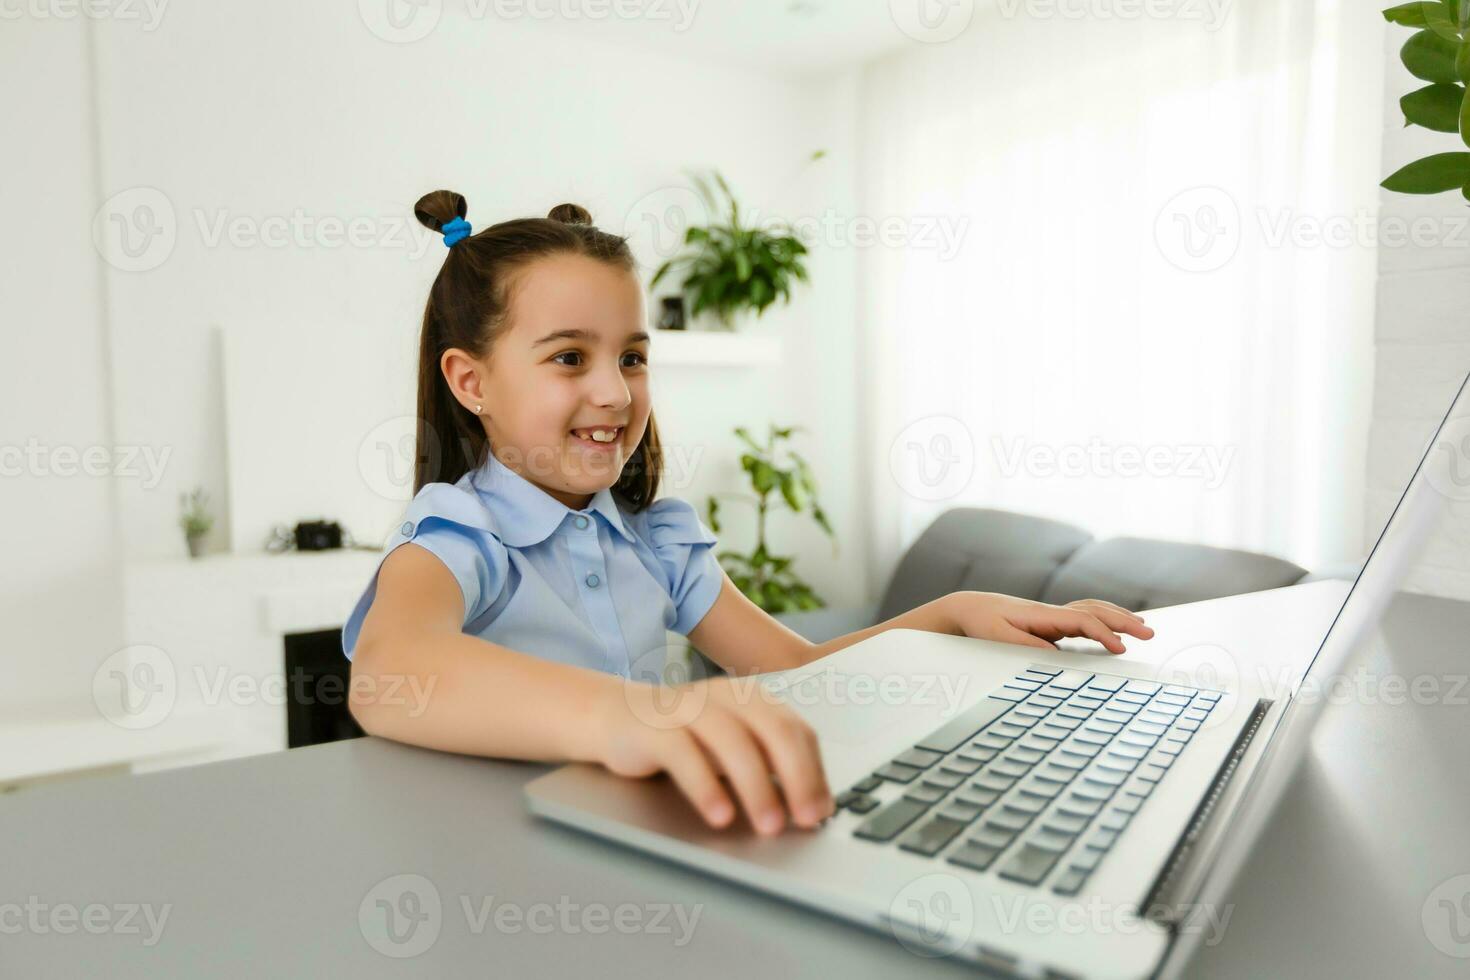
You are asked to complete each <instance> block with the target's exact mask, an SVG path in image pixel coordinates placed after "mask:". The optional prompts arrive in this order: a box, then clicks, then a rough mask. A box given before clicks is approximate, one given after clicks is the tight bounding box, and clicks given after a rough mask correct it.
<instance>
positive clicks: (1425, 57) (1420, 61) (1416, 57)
mask: <svg viewBox="0 0 1470 980" xmlns="http://www.w3.org/2000/svg"><path fill="white" fill-rule="evenodd" d="M1459 53H1460V45H1458V44H1456V43H1455V42H1454V41H1452V40H1450V39H1449V38H1447V37H1443V36H1441V35H1439V34H1437V33H1435V32H1434V31H1430V30H1425V31H1420V32H1419V33H1418V34H1415V35H1414V36H1413V37H1411V38H1409V40H1408V41H1406V42H1404V47H1403V50H1402V51H1401V52H1399V54H1400V57H1402V58H1403V61H1404V67H1405V68H1407V69H1409V71H1410V73H1411V74H1413V75H1414V77H1415V78H1422V79H1424V80H1425V81H1426V82H1457V81H1459V80H1460V75H1459V72H1458V71H1457V70H1456V67H1455V64H1456V59H1457V58H1458V57H1459Z"/></svg>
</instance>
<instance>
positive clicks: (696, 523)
mask: <svg viewBox="0 0 1470 980" xmlns="http://www.w3.org/2000/svg"><path fill="white" fill-rule="evenodd" d="M644 519H645V520H646V522H647V523H646V527H647V531H648V540H649V546H650V547H651V548H652V549H653V553H654V556H655V557H656V558H657V559H658V562H659V565H660V566H662V568H663V570H664V572H665V574H666V575H667V576H668V589H669V597H670V598H671V599H673V600H674V623H673V625H672V626H670V627H669V628H670V629H672V630H673V631H674V632H676V633H679V634H681V635H683V636H688V635H689V631H690V630H692V629H694V627H696V626H698V625H699V621H700V620H702V619H704V617H705V614H706V613H708V612H709V611H710V609H711V607H713V606H714V604H715V600H716V599H718V598H719V597H720V587H721V586H722V585H724V582H725V571H724V569H722V568H721V567H720V562H719V559H718V558H716V557H715V550H714V545H715V544H716V542H718V541H719V539H718V538H716V537H715V535H714V532H712V531H711V530H710V529H709V528H707V527H705V525H704V522H703V521H701V520H700V519H699V516H698V515H697V514H696V513H695V512H694V507H693V506H692V505H691V504H689V503H687V502H686V501H683V500H680V499H678V498H677V497H665V498H664V499H662V500H655V501H654V502H653V503H652V504H650V505H649V506H648V508H647V510H645V511H644Z"/></svg>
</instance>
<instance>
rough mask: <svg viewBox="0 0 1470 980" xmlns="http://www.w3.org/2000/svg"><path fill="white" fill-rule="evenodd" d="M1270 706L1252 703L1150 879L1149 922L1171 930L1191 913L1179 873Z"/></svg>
mask: <svg viewBox="0 0 1470 980" xmlns="http://www.w3.org/2000/svg"><path fill="white" fill-rule="evenodd" d="M1272 704H1274V702H1272V701H1269V700H1266V699H1264V698H1262V699H1260V700H1258V701H1257V702H1256V706H1255V708H1254V710H1252V711H1251V715H1250V718H1249V719H1247V721H1246V723H1245V725H1244V727H1242V728H1241V730H1240V734H1239V735H1237V736H1236V738H1235V744H1234V745H1232V746H1231V747H1230V753H1229V754H1228V755H1226V757H1225V760H1224V761H1223V762H1222V763H1221V764H1220V769H1219V771H1218V772H1217V773H1215V778H1214V779H1213V780H1212V781H1211V782H1210V786H1209V789H1208V790H1207V791H1206V792H1205V795H1204V798H1203V799H1202V800H1200V804H1199V806H1198V807H1196V808H1195V811H1194V815H1193V816H1191V817H1190V818H1189V823H1188V825H1187V826H1186V827H1185V830H1184V833H1183V834H1182V835H1180V837H1179V841H1178V843H1176V844H1175V845H1174V850H1173V852H1172V853H1170V855H1169V859H1168V860H1167V861H1165V862H1164V867H1163V870H1161V871H1160V872H1159V876H1158V877H1157V878H1156V879H1154V884H1153V887H1152V888H1150V889H1149V892H1148V897H1147V898H1145V899H1144V902H1143V908H1144V910H1145V911H1144V915H1145V917H1146V918H1148V919H1149V920H1150V921H1153V922H1158V923H1160V924H1162V925H1166V926H1169V927H1170V928H1171V929H1172V928H1175V927H1177V926H1178V925H1179V923H1180V922H1181V921H1182V920H1184V919H1185V918H1187V917H1188V916H1189V914H1190V912H1191V909H1190V908H1189V907H1188V906H1187V905H1186V904H1185V903H1184V902H1183V901H1181V898H1182V897H1184V896H1182V895H1181V894H1180V888H1181V885H1182V882H1183V880H1184V878H1185V877H1186V876H1184V875H1183V874H1182V872H1183V870H1184V869H1185V868H1186V867H1188V866H1189V863H1190V861H1191V860H1192V859H1193V858H1194V857H1195V850H1196V848H1197V847H1198V846H1199V843H1200V840H1201V838H1202V837H1203V836H1204V834H1205V831H1206V829H1207V828H1208V826H1209V822H1210V818H1211V817H1213V816H1214V815H1215V812H1216V808H1217V806H1218V804H1219V802H1220V799H1221V797H1222V796H1223V795H1224V793H1225V788H1226V786H1228V785H1229V783H1230V780H1231V779H1232V778H1233V777H1234V776H1235V774H1236V773H1237V772H1238V771H1239V769H1240V764H1241V761H1242V760H1243V759H1244V758H1245V756H1246V752H1247V750H1248V749H1249V748H1250V745H1251V741H1252V740H1253V739H1254V738H1255V737H1256V733H1257V732H1259V731H1260V729H1261V722H1262V721H1263V720H1264V719H1265V717H1266V714H1267V712H1269V711H1270V710H1271V706H1272Z"/></svg>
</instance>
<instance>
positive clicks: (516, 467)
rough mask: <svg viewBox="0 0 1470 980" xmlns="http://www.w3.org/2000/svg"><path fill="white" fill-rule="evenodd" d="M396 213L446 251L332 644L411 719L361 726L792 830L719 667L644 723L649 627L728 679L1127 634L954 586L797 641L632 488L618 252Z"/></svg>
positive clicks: (811, 807)
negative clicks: (931, 640) (365, 557)
mask: <svg viewBox="0 0 1470 980" xmlns="http://www.w3.org/2000/svg"><path fill="white" fill-rule="evenodd" d="M415 214H417V216H418V218H419V220H420V221H422V222H423V223H424V224H425V225H427V226H428V227H429V228H431V229H433V230H435V231H438V232H442V233H443V235H444V244H445V245H446V246H448V247H449V251H448V253H447V255H446V256H445V260H444V266H443V268H442V269H440V271H439V275H438V278H437V279H435V281H434V285H433V287H432V288H431V290H430V292H429V302H428V307H427V309H426V310H425V311H424V324H423V336H422V340H421V344H420V351H419V373H418V413H419V420H420V422H419V432H418V453H417V460H416V472H415V477H414V487H415V491H416V494H415V496H414V499H413V501H412V502H411V503H410V505H409V507H408V511H407V513H406V514H405V516H404V520H403V523H402V525H401V526H400V527H399V528H398V532H397V534H396V535H395V536H394V538H393V539H392V540H391V541H390V542H389V544H388V547H387V549H386V551H385V554H384V558H383V561H382V563H381V565H380V566H379V569H378V571H377V574H376V575H375V576H374V578H373V581H371V582H370V583H369V584H368V586H367V589H366V591H365V592H364V594H363V596H362V598H361V599H360V600H359V601H358V603H357V606H356V608H355V609H354V610H353V612H352V615H351V617H350V618H349V619H348V622H347V625H346V627H345V628H344V630H343V637H342V640H343V650H344V652H345V653H346V655H347V656H348V657H349V658H351V659H352V674H353V681H354V685H353V686H354V689H355V690H356V689H357V685H358V683H359V677H361V678H363V679H364V681H366V682H368V683H364V684H363V687H364V688H365V689H371V690H382V689H389V688H388V685H387V683H386V681H387V680H388V679H389V678H393V679H396V680H400V681H401V680H403V679H404V678H410V679H412V680H413V681H414V682H416V683H418V684H419V685H420V686H419V687H417V688H415V689H417V690H429V691H431V692H432V693H431V695H430V696H429V698H428V699H427V703H426V704H415V705H412V706H409V705H405V704H402V703H400V699H390V698H383V699H381V700H373V699H371V698H357V699H354V700H353V702H352V711H353V715H354V717H355V718H356V719H357V721H358V722H359V723H360V724H361V725H362V727H363V729H364V730H366V731H368V732H370V733H373V734H375V735H382V736H386V737H388V738H393V739H398V740H400V741H403V742H411V743H414V744H417V745H424V746H429V747H431V748H436V749H442V750H447V751H454V752H465V753H473V754H478V755H486V756H501V757H511V758H520V759H537V760H546V761H561V760H584V761H588V762H594V763H598V764H601V765H603V766H605V767H607V768H608V769H609V770H611V771H612V772H615V773H618V774H620V775H623V776H630V777H644V776H650V775H653V774H655V773H657V772H666V773H667V774H668V775H669V776H670V777H671V778H672V779H673V781H674V782H675V784H676V785H677V786H678V787H679V789H680V791H681V792H682V793H683V794H684V795H685V796H686V797H687V798H688V799H689V801H690V802H691V803H692V804H693V805H694V806H695V807H696V809H697V810H698V811H699V812H700V813H701V814H702V815H703V817H704V819H705V820H706V821H707V822H708V823H709V824H710V825H711V826H714V827H725V826H728V825H729V824H731V822H732V821H733V820H734V819H735V817H736V807H735V802H736V801H738V802H739V805H740V809H741V810H743V812H744V814H745V816H746V817H747V819H748V820H749V821H750V823H751V824H752V825H753V826H754V827H755V829H756V830H757V831H758V832H760V833H762V834H774V833H776V832H778V831H780V830H781V829H782V828H783V827H784V826H785V825H786V822H787V819H788V817H789V819H790V820H791V821H792V822H794V823H795V824H796V825H798V826H801V827H808V828H809V827H814V826H816V825H817V824H818V823H820V822H821V821H822V820H823V819H824V818H826V817H827V816H829V815H830V814H831V813H832V811H833V800H832V794H831V792H830V790H829V788H828V786H827V782H826V778H825V776H824V774H823V771H822V762H821V757H820V754H819V751H818V748H819V747H818V745H817V742H816V738H815V736H814V734H813V732H812V730H811V729H810V727H808V726H807V725H806V724H805V723H804V722H803V721H802V720H801V719H800V718H799V717H798V716H797V715H796V714H795V713H794V712H793V711H791V710H790V709H789V708H787V707H785V706H784V705H781V704H779V703H774V702H773V700H772V699H768V698H766V697H762V696H755V697H752V696H751V691H752V689H753V687H752V685H751V684H750V683H749V682H746V683H743V684H735V683H732V679H731V677H720V678H715V679H709V680H703V681H696V682H693V683H692V684H690V685H685V688H686V689H685V691H684V692H683V693H685V694H686V695H694V694H697V695H698V698H697V699H694V701H695V703H697V704H698V705H699V710H697V711H694V712H690V713H689V714H688V715H687V716H685V717H682V718H680V723H678V724H668V723H662V724H654V723H651V722H650V721H649V719H654V720H658V719H660V718H661V717H663V716H662V715H661V714H660V705H661V703H660V702H659V701H658V700H657V699H658V698H659V695H660V690H659V688H658V686H657V685H655V684H650V683H646V682H645V681H646V680H647V679H650V678H647V677H645V676H644V675H645V673H646V671H644V670H642V669H640V668H642V667H643V666H645V665H648V664H650V663H652V664H653V665H654V666H655V667H657V666H658V665H660V664H661V662H662V660H663V653H664V649H665V630H673V631H674V632H676V633H680V634H684V635H686V636H687V637H688V638H689V640H690V641H692V642H693V644H694V645H695V646H696V647H698V649H699V650H701V651H702V652H703V653H705V654H706V655H707V656H709V657H710V658H711V659H712V660H714V661H715V662H716V663H718V664H719V665H720V666H721V667H723V668H724V669H725V670H726V671H728V672H729V674H730V675H748V674H752V673H759V672H765V671H774V670H783V669H787V668H791V667H796V666H798V665H800V664H804V663H807V662H809V661H811V660H815V659H817V658H819V657H822V656H825V655H826V654H829V653H832V652H834V651H836V650H840V649H842V648H843V647H846V646H848V645H850V644H852V643H856V642H858V641H859V640H863V639H865V638H867V637H869V636H872V635H874V634H876V633H880V632H882V631H884V630H888V629H894V628H899V627H907V628H910V629H922V630H931V631H934V632H940V633H951V634H958V635H967V636H977V637H986V638H988V639H993V640H1001V641H1005V642H1010V643H1020V644H1025V645H1029V646H1036V647H1044V648H1049V649H1050V648H1053V647H1052V644H1051V643H1050V642H1048V641H1050V640H1055V639H1059V638H1061V637H1064V636H1088V637H1091V638H1093V639H1095V640H1097V641H1099V642H1100V643H1102V644H1103V645H1104V646H1105V647H1106V648H1107V649H1108V650H1109V651H1111V652H1113V653H1121V652H1122V651H1123V644H1122V641H1121V640H1120V638H1119V637H1118V634H1117V633H1116V632H1115V630H1117V631H1122V632H1126V633H1130V634H1132V635H1134V636H1138V637H1148V636H1150V635H1151V634H1152V632H1153V631H1152V630H1151V629H1149V628H1148V627H1147V626H1145V625H1143V621H1142V620H1141V619H1140V618H1139V617H1137V616H1135V615H1134V614H1132V613H1131V612H1128V611H1127V610H1124V609H1121V608H1119V607H1117V606H1113V605H1111V604H1109V603H1105V602H1101V601H1097V600H1084V601H1081V602H1076V603H1071V604H1069V605H1068V606H1065V607H1063V606H1052V605H1047V604H1044V603H1039V602H1030V601H1026V600H1022V599H1015V598H1011V597H1008V596H1002V595H995V594H991V593H980V592H956V593H952V594H950V595H947V596H945V597H943V598H941V599H937V600H935V601H933V602H930V603H926V604H925V605H923V606H920V607H919V608H917V609H914V610H912V611H910V612H907V613H905V614H903V615H902V616H897V617H895V618H893V619H890V620H888V621H887V622H885V623H881V624H879V625H877V626H873V627H871V628H869V629H865V630H861V631H859V632H856V633H852V634H849V635H847V636H843V637H839V638H837V639H835V640H831V641H828V642H826V643H822V644H812V643H809V642H807V641H806V640H805V639H803V638H802V637H801V636H799V635H797V634H796V633H794V632H792V631H791V630H789V629H787V628H786V627H784V626H782V625H781V624H780V623H778V622H776V620H774V619H772V618H771V617H770V616H769V615H767V614H766V613H765V612H764V611H762V610H761V609H760V608H759V607H758V606H756V605H755V604H754V603H753V602H751V601H750V600H749V599H747V598H746V597H745V596H744V595H743V594H742V593H741V592H740V591H739V590H738V589H737V588H736V587H735V585H734V584H733V583H732V582H731V581H730V579H729V578H728V577H727V576H726V575H725V573H724V571H723V570H722V569H721V567H720V565H719V562H718V561H717V560H716V558H715V555H714V551H713V545H714V544H715V536H714V535H713V534H711V533H710V531H709V530H708V529H707V528H706V527H705V526H704V524H703V523H701V522H700V520H699V518H698V517H697V516H696V514H695V511H694V508H693V507H692V506H690V505H689V504H688V503H685V502H684V501H682V500H679V499H676V498H672V497H665V498H663V499H655V498H656V497H657V494H658V483H659V473H660V471H661V469H662V459H663V457H662V450H661V448H660V444H659V437H658V427H657V426H656V425H655V424H654V418H653V409H652V406H651V405H650V403H649V373H650V371H651V366H650V363H649V359H650V343H649V335H648V332H647V331H646V329H645V323H646V320H645V317H644V307H643V292H642V289H641V287H640V285H639V280H638V277H637V275H636V274H635V266H634V261H633V258H632V255H631V253H630V251H629V249H628V246H627V243H626V242H625V240H624V239H622V238H620V237H618V236H616V235H611V234H608V233H607V232H604V231H601V230H599V229H597V228H595V227H593V225H592V222H591V218H590V217H589V215H588V214H587V212H586V211H584V210H583V209H582V208H580V207H578V206H576V205H572V204H562V205H559V206H557V207H555V208H553V209H552V210H551V213H550V214H549V215H548V216H547V217H545V218H526V219H520V220H514V221H506V222H503V223H501V224H498V225H494V226H493V227H491V228H488V229H486V230H485V231H482V232H480V233H479V234H475V235H471V234H470V226H469V224H468V223H467V222H466V221H465V199H464V198H463V197H461V196H460V195H458V194H454V193H451V192H449V191H435V192H433V193H431V194H428V195H426V196H425V197H424V198H422V199H421V200H420V201H419V202H418V205H417V206H416V208H415ZM635 675H636V676H635ZM656 678H657V674H656V671H655V673H654V677H653V678H652V679H656ZM378 682H385V683H384V685H383V687H379V686H378ZM742 692H743V693H742ZM665 693H667V692H665ZM773 777H774V778H773ZM726 783H728V788H727V785H726ZM732 791H733V799H732Z"/></svg>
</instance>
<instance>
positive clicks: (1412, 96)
mask: <svg viewBox="0 0 1470 980" xmlns="http://www.w3.org/2000/svg"><path fill="white" fill-rule="evenodd" d="M1383 16H1384V17H1385V18H1386V19H1387V20H1388V21H1389V23H1391V24H1399V25H1401V26H1403V27H1413V28H1418V30H1417V31H1415V33H1414V34H1413V36H1412V37H1410V38H1409V40H1408V41H1407V42H1405V44H1404V46H1403V49H1402V50H1401V51H1400V54H1399V56H1400V58H1401V59H1402V60H1403V62H1404V67H1405V68H1407V69H1408V70H1409V72H1410V73H1411V74H1413V75H1414V77H1415V78H1418V79H1421V80H1423V81H1425V82H1428V83H1429V84H1428V85H1426V86H1424V87H1423V88H1420V89H1416V90H1415V91H1413V92H1410V93H1409V94H1408V95H1405V96H1404V97H1403V98H1401V99H1400V100H1399V107H1400V108H1401V109H1403V112H1404V120H1405V123H1404V124H1405V125H1413V126H1423V127H1424V128H1426V129H1432V130H1435V131H1437V132H1441V133H1458V134H1459V136H1460V141H1461V142H1462V143H1463V144H1464V145H1465V146H1467V147H1470V98H1467V96H1466V87H1465V82H1466V81H1470V40H1467V34H1470V0H1415V2H1414V3H1405V4H1400V5H1398V6H1396V7H1390V8H1388V9H1387V10H1385V11H1383ZM1382 186H1383V187H1384V188H1385V189H1387V190H1390V191H1395V192H1398V193H1402V194H1440V193H1443V192H1445V191H1454V190H1458V191H1459V192H1460V193H1461V194H1462V195H1464V197H1465V198H1466V199H1467V200H1470V152H1465V151H1464V150H1458V151H1454V152H1447V153H1436V154H1434V155H1432V156H1428V157H1425V158H1424V159H1422V160H1416V161H1414V162H1413V163H1410V164H1409V165H1407V166H1405V167H1402V168H1400V169H1399V170H1397V171H1396V172H1394V173H1393V174H1392V175H1391V176H1389V177H1388V178H1387V179H1385V180H1384V181H1383V184H1382Z"/></svg>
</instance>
